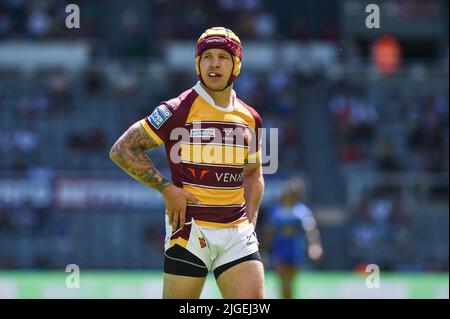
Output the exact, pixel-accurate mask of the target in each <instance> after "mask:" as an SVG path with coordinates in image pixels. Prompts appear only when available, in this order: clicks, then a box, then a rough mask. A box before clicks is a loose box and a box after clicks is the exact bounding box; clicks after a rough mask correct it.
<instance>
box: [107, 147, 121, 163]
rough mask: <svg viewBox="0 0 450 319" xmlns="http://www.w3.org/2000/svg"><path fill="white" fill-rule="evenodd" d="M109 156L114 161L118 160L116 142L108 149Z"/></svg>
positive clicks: (118, 153)
mask: <svg viewBox="0 0 450 319" xmlns="http://www.w3.org/2000/svg"><path fill="white" fill-rule="evenodd" d="M109 158H110V159H111V160H112V161H113V162H114V163H117V162H118V161H119V160H120V152H119V151H118V149H117V147H116V144H114V145H113V147H111V149H110V150H109Z"/></svg>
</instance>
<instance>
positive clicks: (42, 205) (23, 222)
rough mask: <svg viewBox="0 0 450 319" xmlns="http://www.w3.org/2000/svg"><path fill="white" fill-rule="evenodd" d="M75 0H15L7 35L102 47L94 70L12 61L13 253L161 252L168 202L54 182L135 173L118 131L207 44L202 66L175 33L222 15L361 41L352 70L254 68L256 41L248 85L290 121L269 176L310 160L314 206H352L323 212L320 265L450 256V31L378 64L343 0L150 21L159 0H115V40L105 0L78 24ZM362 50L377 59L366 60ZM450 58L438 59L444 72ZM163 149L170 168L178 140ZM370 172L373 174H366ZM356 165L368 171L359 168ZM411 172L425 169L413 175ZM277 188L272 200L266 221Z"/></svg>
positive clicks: (18, 264)
mask: <svg viewBox="0 0 450 319" xmlns="http://www.w3.org/2000/svg"><path fill="white" fill-rule="evenodd" d="M70 2H74V1H56V0H48V1H25V0H3V1H1V2H0V39H1V40H2V41H17V40H21V41H22V40H32V41H36V42H38V43H41V42H42V43H43V41H44V40H45V41H51V40H61V39H63V40H73V41H77V40H87V41H90V43H91V44H92V46H93V48H94V50H93V56H92V61H93V62H92V63H91V64H90V65H88V66H87V67H85V68H83V69H81V70H70V69H64V68H49V69H40V70H39V71H36V72H29V71H27V70H16V71H15V72H11V71H10V70H4V71H2V70H0V103H1V107H0V168H1V171H0V174H1V175H0V189H1V190H2V192H3V194H2V195H1V197H0V268H3V269H5V268H6V269H16V268H17V269H21V268H42V269H47V268H56V267H63V266H65V265H66V264H68V263H78V264H80V265H82V266H86V267H91V268H123V269H125V268H130V269H133V268H159V269H160V268H161V266H162V260H163V258H162V253H163V252H162V241H163V238H164V233H163V231H164V228H163V226H162V225H163V223H162V221H163V219H162V216H161V214H162V213H161V212H162V210H161V207H160V206H159V205H161V203H156V202H152V205H150V206H149V207H150V208H146V207H145V206H141V207H137V208H131V209H130V208H129V207H127V205H131V204H130V203H131V200H129V201H125V203H124V204H123V205H122V206H120V205H119V208H117V207H111V206H108V205H114V201H113V200H112V199H111V197H113V196H114V195H104V194H103V195H98V196H99V197H98V198H97V200H98V201H100V202H102V201H104V202H108V201H109V202H108V203H109V204H105V205H103V206H102V205H99V204H98V203H93V204H92V203H87V204H85V206H80V205H78V204H77V203H76V199H77V196H78V195H77V194H78V193H77V192H80V193H82V190H81V188H82V187H83V186H79V188H76V187H75V188H72V191H74V192H75V193H73V194H70V196H72V197H70V196H69V195H67V194H65V193H64V191H59V193H58V194H59V196H60V197H57V198H56V199H55V198H54V197H52V196H53V195H52V194H53V193H54V192H58V191H57V190H56V189H58V187H59V188H62V189H63V190H64V187H74V186H73V185H72V184H70V182H67V179H73V180H74V181H75V182H77V181H79V183H80V185H84V184H83V182H86V183H89V182H90V181H92V180H96V179H97V180H101V181H102V182H105V183H106V182H107V181H108V179H111V180H114V181H123V180H127V178H128V177H126V176H124V175H123V173H121V172H120V171H118V169H116V167H115V166H114V164H113V163H112V162H111V161H110V160H109V159H108V156H107V154H108V151H109V148H110V146H111V145H112V144H113V142H114V141H115V140H116V139H117V138H118V137H119V135H120V134H121V133H122V132H123V131H125V130H126V128H127V127H128V126H129V125H131V124H132V123H134V122H135V121H137V120H139V119H141V118H143V117H144V116H146V115H148V114H149V113H150V112H151V111H152V110H153V108H154V107H155V106H156V105H158V104H159V103H160V101H162V100H165V99H169V98H171V97H174V96H177V95H178V94H179V92H181V91H182V90H184V89H187V88H189V87H191V86H192V85H193V84H194V83H195V80H196V79H195V76H194V75H195V74H194V72H193V71H194V69H193V65H194V59H193V51H192V69H191V70H179V69H174V68H170V67H169V65H168V64H165V62H164V59H163V58H162V56H163V55H164V52H163V50H162V48H164V46H165V44H167V43H168V42H170V41H174V40H179V41H181V42H182V41H184V40H190V41H192V40H195V38H196V37H197V36H198V35H199V34H200V33H201V32H202V31H203V30H204V29H205V27H206V26H211V25H226V26H228V27H230V28H231V29H233V30H235V31H236V32H237V33H238V34H239V35H240V37H241V39H244V40H245V41H247V40H248V41H263V42H265V43H275V44H280V45H281V44H283V43H284V41H287V40H289V41H295V42H299V43H305V42H310V41H329V42H331V43H333V44H334V45H336V46H337V47H339V46H340V45H341V44H342V43H350V44H349V50H345V51H346V52H345V53H343V54H342V55H339V59H338V60H337V61H336V62H335V63H334V64H333V65H332V66H333V67H335V68H336V69H339V67H342V68H343V71H342V73H340V74H341V76H333V74H332V73H330V72H325V71H324V70H319V71H317V72H303V71H302V68H299V69H292V68H289V67H287V66H283V65H282V63H281V64H279V65H278V64H276V63H275V64H274V65H273V67H271V68H267V69H265V70H255V69H246V67H245V65H246V60H245V42H244V60H243V72H242V73H241V75H240V76H239V78H238V80H237V81H236V84H235V90H236V91H237V93H238V95H239V96H240V98H242V99H243V100H244V101H246V102H247V103H248V104H249V105H252V106H254V107H255V108H256V109H257V110H258V112H259V113H260V114H261V115H262V118H263V121H264V127H267V128H269V127H276V128H278V129H279V146H278V151H279V171H278V173H277V174H275V175H274V176H267V187H268V189H267V190H266V192H267V193H268V194H269V195H270V194H272V193H274V192H275V193H276V190H275V188H276V186H272V185H277V184H275V183H276V182H277V181H279V180H282V179H283V178H284V177H285V176H289V175H292V174H303V175H304V176H306V180H307V182H308V183H307V185H309V187H310V190H309V193H310V205H311V206H312V208H313V210H315V208H319V207H321V204H325V206H327V207H328V206H331V205H333V206H335V207H340V209H341V210H342V211H344V222H342V223H341V224H337V225H333V224H332V223H331V224H330V223H329V224H327V220H329V218H327V216H326V214H327V213H326V211H325V212H324V213H323V214H322V215H321V216H318V221H319V229H320V228H321V221H322V223H323V224H322V228H321V231H322V233H323V234H322V236H323V240H324V250H325V257H326V258H325V260H324V262H323V263H322V264H321V265H317V266H316V267H319V268H323V269H358V267H360V266H361V265H364V264H366V263H377V264H379V265H380V266H381V267H384V269H389V270H395V271H401V270H419V271H448V211H447V212H443V210H442V207H444V208H445V207H446V208H447V209H448V193H447V192H448V169H449V167H448V150H449V140H448V132H449V123H448V109H449V107H448V40H447V43H445V45H446V47H445V48H444V58H441V57H440V56H439V54H436V57H435V58H434V59H432V60H431V66H430V65H429V64H426V63H425V64H426V66H424V67H422V68H419V70H417V69H412V71H411V70H410V69H408V68H404V69H401V70H399V71H398V73H396V74H394V75H393V76H392V78H391V79H388V80H386V81H385V80H383V78H382V77H380V76H379V75H378V76H379V78H376V76H375V80H374V78H373V77H371V75H373V74H376V71H374V70H373V69H372V64H371V62H370V60H368V57H369V55H368V52H367V50H368V49H367V48H365V44H360V46H359V47H358V48H359V49H358V50H356V51H352V49H351V46H352V45H355V46H357V45H356V44H357V42H356V40H354V39H353V38H352V37H348V36H345V35H344V33H345V32H344V31H345V30H343V27H341V26H342V23H340V21H339V19H344V18H343V17H342V16H341V15H342V13H339V12H341V11H340V8H339V5H338V4H337V2H334V1H323V3H322V1H321V2H320V3H316V2H314V4H313V2H309V1H306V2H305V3H304V4H300V3H299V4H297V7H296V8H295V9H296V10H297V13H299V12H300V13H299V14H297V13H295V11H296V10H293V12H285V11H286V7H283V5H284V6H287V3H286V2H285V1H280V3H277V4H273V3H269V2H268V1H262V0H243V1H237V0H216V1H212V2H211V1H208V2H204V1H195V0H190V1H163V0H158V1H153V2H152V5H151V9H152V11H151V15H149V16H150V17H151V18H149V19H147V20H148V21H147V20H144V19H142V15H140V14H139V13H140V12H139V9H140V8H141V7H140V6H144V7H145V6H146V5H145V4H143V2H142V1H141V2H139V1H135V2H134V6H132V8H127V7H126V6H124V5H119V2H117V1H116V2H114V5H111V6H112V7H113V8H112V9H111V8H109V10H111V11H108V12H109V13H111V12H116V13H117V15H116V16H117V17H118V18H119V21H120V23H119V27H118V28H120V30H121V33H120V34H121V35H123V37H122V38H121V41H119V42H115V41H112V42H111V41H110V42H109V41H108V39H105V40H104V41H103V40H102V35H103V34H105V25H108V23H107V22H105V21H104V19H102V15H103V11H102V10H105V5H104V4H103V3H102V2H101V1H99V2H94V1H81V0H80V1H75V2H76V3H77V4H78V5H79V6H80V8H81V10H82V17H81V25H82V27H81V28H80V29H78V30H73V32H72V31H68V30H67V29H66V28H65V27H64V20H65V17H66V15H67V13H65V11H64V9H65V6H66V5H67V4H68V3H70ZM347 2H350V1H347ZM386 3H388V4H389V5H391V6H392V7H393V8H397V11H398V12H400V13H403V14H404V15H405V16H408V17H409V18H411V17H412V18H413V19H414V18H422V19H425V20H426V19H427V18H428V19H430V17H431V19H433V17H434V15H435V14H436V12H437V11H438V8H439V5H444V10H445V8H447V9H446V10H447V21H446V22H447V24H448V4H447V5H445V2H444V1H401V0H397V1H386ZM446 6H447V7H446ZM405 8H406V9H405ZM114 10H115V11H114ZM288 11H289V10H288ZM407 13H409V14H407ZM295 17H298V18H295ZM318 17H320V18H318ZM429 23H431V21H430V22H429ZM147 28H148V29H147ZM147 30H149V31H148V32H147ZM418 45H419V44H418ZM344 47H345V45H344ZM0 50H1V49H0ZM192 50H193V49H192ZM445 54H446V56H445ZM405 55H407V54H405ZM130 56H140V57H148V58H149V59H150V60H151V61H157V62H158V63H161V65H162V68H149V67H148V66H147V65H146V64H145V62H144V61H142V60H139V61H138V62H135V61H134V60H127V57H130ZM406 58H407V56H406ZM105 59H107V61H108V63H102V61H104V60H105ZM445 59H447V63H445ZM424 60H425V61H426V62H427V63H429V62H430V59H429V57H427V58H426V59H424ZM441 60H443V61H444V63H442V61H441ZM357 61H359V68H357V70H358V71H359V70H363V71H362V73H361V72H360V73H358V72H356V69H352V67H351V66H352V65H355V63H356V62H357ZM407 62H408V60H405V64H406V63H407ZM436 65H437V69H439V71H438V72H437V73H436V72H435V71H433V72H428V68H432V67H434V66H436ZM433 70H434V68H433ZM410 71H411V72H410ZM442 79H444V83H442ZM445 79H446V80H445ZM445 81H446V82H447V84H446V85H445ZM151 154H152V159H154V163H155V164H156V166H157V167H161V168H162V170H163V172H165V173H166V174H167V173H168V172H167V166H166V164H165V154H164V152H163V150H162V149H158V150H155V151H152V152H151ZM321 165H322V166H321ZM324 167H325V168H326V170H325V171H323V168H324ZM368 172H370V173H371V174H372V175H370V176H369V177H364V176H365V173H368ZM354 176H359V177H360V179H361V180H362V182H361V181H360V182H359V183H357V184H354V183H352V181H353V179H352V178H354ZM373 176H375V177H373ZM397 176H399V177H398V178H397ZM408 176H415V177H414V178H411V180H412V182H409V179H408V178H409V177H408ZM417 176H418V177H417ZM430 176H431V177H430ZM435 176H436V177H435ZM392 180H394V182H392ZM127 181H128V180H127ZM272 181H274V184H271V182H272ZM427 181H430V182H429V183H428V184H427ZM130 183H131V184H132V183H133V182H132V181H130ZM61 185H64V187H63V186H61ZM89 185H90V184H89ZM127 185H128V184H127ZM355 185H362V186H361V187H359V186H358V187H359V188H356V186H355ZM93 187H94V186H93ZM117 188H119V189H120V187H119V184H118V186H117ZM148 192H149V193H150V192H151V191H148ZM61 193H62V195H61ZM324 193H326V194H324ZM74 194H75V195H74ZM80 196H81V195H80ZM101 196H104V197H101ZM108 196H109V197H108ZM105 198H106V199H105ZM155 198H157V197H153V200H155V201H157V200H156V199H155ZM269 198H270V199H271V200H272V199H273V200H276V196H275V195H273V196H271V197H269ZM74 202H75V204H74ZM102 203H103V202H102ZM111 203H113V204H111ZM269 204H270V202H265V203H264V205H263V209H262V212H261V217H260V222H261V223H264V220H265V216H264V212H265V208H266V207H267V206H268V205H269ZM71 205H72V206H71ZM77 205H78V206H77ZM90 205H91V206H90ZM317 211H319V210H317ZM445 221H446V223H447V226H445V225H444V226H443V222H445ZM343 256H344V258H343Z"/></svg>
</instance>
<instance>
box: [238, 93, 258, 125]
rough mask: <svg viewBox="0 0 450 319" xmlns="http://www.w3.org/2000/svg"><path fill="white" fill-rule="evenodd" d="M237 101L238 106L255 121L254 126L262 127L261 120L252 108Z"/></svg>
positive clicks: (241, 101)
mask: <svg viewBox="0 0 450 319" xmlns="http://www.w3.org/2000/svg"><path fill="white" fill-rule="evenodd" d="M237 100H238V101H239V104H240V105H242V107H243V108H244V109H245V110H247V111H248V112H249V113H250V114H251V115H252V117H253V118H254V120H255V123H256V126H262V118H261V116H260V115H259V113H258V112H257V111H256V110H255V109H254V108H253V107H251V106H250V105H248V104H247V103H245V102H244V101H243V100H241V99H239V98H237Z"/></svg>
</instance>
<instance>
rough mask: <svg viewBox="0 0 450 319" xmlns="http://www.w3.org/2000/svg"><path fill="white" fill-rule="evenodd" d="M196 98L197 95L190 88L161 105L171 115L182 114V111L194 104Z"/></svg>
mask: <svg viewBox="0 0 450 319" xmlns="http://www.w3.org/2000/svg"><path fill="white" fill-rule="evenodd" d="M197 96H198V93H197V92H196V91H195V90H194V89H193V88H190V89H189V90H186V91H184V92H182V93H181V94H180V95H178V96H177V97H174V98H172V99H169V100H165V101H162V102H161V105H164V106H165V107H166V108H167V109H168V110H169V111H170V112H172V113H179V112H182V111H183V109H186V108H189V107H190V106H191V105H192V103H194V101H195V99H196V98H197Z"/></svg>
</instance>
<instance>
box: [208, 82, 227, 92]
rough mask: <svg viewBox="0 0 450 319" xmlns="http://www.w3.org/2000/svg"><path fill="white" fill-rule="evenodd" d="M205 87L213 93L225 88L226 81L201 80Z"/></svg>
mask: <svg viewBox="0 0 450 319" xmlns="http://www.w3.org/2000/svg"><path fill="white" fill-rule="evenodd" d="M203 82H204V83H205V84H206V86H207V87H208V88H209V89H211V90H214V91H219V90H223V89H224V88H225V87H226V86H227V82H226V81H210V80H209V79H203Z"/></svg>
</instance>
